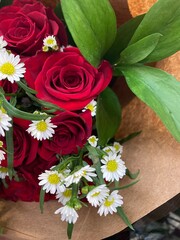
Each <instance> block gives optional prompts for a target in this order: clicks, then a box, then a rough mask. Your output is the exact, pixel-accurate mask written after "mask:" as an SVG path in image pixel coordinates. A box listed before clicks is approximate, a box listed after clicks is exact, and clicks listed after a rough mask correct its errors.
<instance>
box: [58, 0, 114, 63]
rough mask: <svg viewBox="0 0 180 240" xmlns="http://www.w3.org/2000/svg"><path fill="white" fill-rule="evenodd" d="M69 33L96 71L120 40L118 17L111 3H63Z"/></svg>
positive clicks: (94, 0) (104, 0)
mask: <svg viewBox="0 0 180 240" xmlns="http://www.w3.org/2000/svg"><path fill="white" fill-rule="evenodd" d="M61 5H62V11H63V15H64V18H65V21H66V23H67V25H68V28H69V31H70V33H71V35H72V37H73V39H74V41H75V43H76V45H77V47H78V48H79V49H80V51H81V53H82V54H83V55H84V57H85V58H86V59H87V60H88V61H89V62H90V63H91V64H92V65H93V66H95V67H97V66H98V65H99V63H100V60H101V58H102V57H103V56H104V54H105V53H106V51H107V50H108V49H109V48H110V47H111V45H112V43H113V42H114V39H115V36H116V17H115V13H114V10H113V8H112V7H111V5H110V3H109V1H108V0H101V1H98V4H97V0H86V1H84V0H68V1H67V0H61Z"/></svg>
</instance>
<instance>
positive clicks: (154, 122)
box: [0, 0, 180, 240]
mask: <svg viewBox="0 0 180 240" xmlns="http://www.w3.org/2000/svg"><path fill="white" fill-rule="evenodd" d="M136 1H137V0H136ZM111 2H112V4H113V6H114V7H115V6H117V5H116V4H120V3H121V4H122V3H125V1H118V0H114V1H111ZM141 2H142V1H141ZM149 2H151V1H149ZM144 3H146V4H147V3H148V1H144ZM124 6H125V5H124ZM118 9H119V8H118ZM125 9H127V8H124V10H125ZM131 11H132V10H131ZM128 17H129V14H127V18H128ZM120 21H124V19H122V18H121V19H120ZM179 62H180V53H177V54H175V55H173V56H172V57H170V58H168V59H165V60H163V61H161V62H159V63H157V67H159V68H161V69H164V70H165V71H167V72H169V73H171V74H173V75H174V76H176V77H177V79H179V80H180V71H179V69H178V68H179ZM119 84H120V85H119ZM121 84H122V88H120V90H119V92H118V90H117V87H121ZM126 88H127V87H126V85H125V83H124V82H123V81H119V82H116V83H115V89H116V92H117V93H118V95H119V97H120V99H121V98H122V97H121V96H122V93H123V94H124V92H123V91H125V90H123V91H122V89H126ZM118 89H119V88H118ZM124 95H125V96H126V94H124ZM123 105H124V107H123V121H122V124H121V127H120V129H119V131H118V133H117V137H124V136H126V135H128V134H129V133H132V132H136V131H139V130H141V131H142V133H141V134H140V135H139V136H137V137H135V138H134V139H132V140H130V141H128V142H126V143H125V144H124V153H123V159H124V161H125V162H126V165H127V167H128V168H129V169H130V170H131V171H137V170H138V169H140V175H139V179H140V181H139V182H138V183H137V184H136V185H134V186H132V187H131V188H128V189H125V190H121V191H120V194H121V195H122V196H123V198H124V206H123V208H124V211H125V212H126V214H127V215H128V217H129V219H130V220H131V222H132V223H133V222H135V221H137V220H139V219H140V218H142V217H143V216H145V215H146V214H148V213H149V212H151V211H152V210H154V209H156V208H158V207H159V206H161V205H162V204H163V203H165V202H166V201H168V200H169V199H171V198H173V197H174V196H175V195H177V194H178V193H179V190H180V182H179V181H177V179H179V175H180V161H179V156H180V144H179V143H177V142H176V141H175V139H174V138H173V137H172V136H171V135H170V133H169V132H168V131H167V130H166V128H165V127H164V126H163V125H162V123H161V121H160V119H159V118H158V117H157V116H156V115H155V113H154V112H153V111H152V110H151V109H150V108H149V107H147V106H146V105H145V104H144V103H142V102H141V101H140V100H138V99H137V98H136V97H133V95H131V94H130V97H128V94H127V96H126V100H125V101H124V103H123ZM129 182H130V181H129V179H128V178H127V177H126V178H125V179H124V180H123V181H122V182H121V185H123V184H126V183H129ZM59 207H60V205H59V204H58V203H57V202H56V201H49V202H46V203H45V205H44V213H43V214H41V213H40V210H39V205H38V203H33V202H31V203H26V202H17V203H14V202H10V201H3V200H1V201H0V226H3V227H4V231H5V234H4V235H3V236H0V239H2V240H3V239H4V240H5V239H6V240H33V239H38V240H49V239H51V240H66V239H67V237H66V223H64V222H61V220H60V217H59V216H58V215H55V214H54V211H55V210H56V209H57V208H59ZM96 212H97V209H96V208H91V207H89V208H85V207H84V208H83V209H81V210H80V217H79V219H78V221H77V223H76V225H75V227H74V232H73V238H72V239H73V240H82V239H86V240H91V239H93V240H100V239H103V238H106V237H108V236H111V235H113V234H115V233H117V232H120V231H121V230H123V229H124V228H125V227H126V226H125V224H124V223H123V221H122V220H121V219H120V218H119V216H117V215H116V214H114V215H113V216H111V215H109V216H107V217H100V216H98V215H97V213H96Z"/></svg>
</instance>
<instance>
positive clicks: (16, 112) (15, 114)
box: [0, 92, 48, 121]
mask: <svg viewBox="0 0 180 240" xmlns="http://www.w3.org/2000/svg"><path fill="white" fill-rule="evenodd" d="M0 102H1V104H2V105H3V107H4V109H5V110H6V111H7V112H8V114H9V115H11V116H13V117H17V118H22V119H27V120H34V121H38V120H42V119H46V118H47V117H48V115H44V114H43V115H40V114H33V113H28V112H24V111H21V110H19V109H17V108H15V107H14V106H12V105H11V104H10V103H9V102H8V101H7V100H6V98H5V97H4V95H3V93H1V92H0Z"/></svg>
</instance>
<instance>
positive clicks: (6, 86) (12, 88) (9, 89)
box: [0, 80, 18, 93]
mask: <svg viewBox="0 0 180 240" xmlns="http://www.w3.org/2000/svg"><path fill="white" fill-rule="evenodd" d="M0 87H2V88H3V90H4V91H5V93H15V92H16V91H17V89H18V85H17V83H16V82H14V83H11V82H10V81H7V80H2V81H0Z"/></svg>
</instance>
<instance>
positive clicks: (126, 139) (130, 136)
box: [117, 131, 142, 144]
mask: <svg viewBox="0 0 180 240" xmlns="http://www.w3.org/2000/svg"><path fill="white" fill-rule="evenodd" d="M141 132H142V131H139V132H134V133H131V134H129V135H128V136H127V137H125V138H122V139H117V141H118V142H119V143H120V144H123V143H125V142H127V141H129V140H131V139H132V138H134V137H136V136H138V135H139V134H140V133H141Z"/></svg>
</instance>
